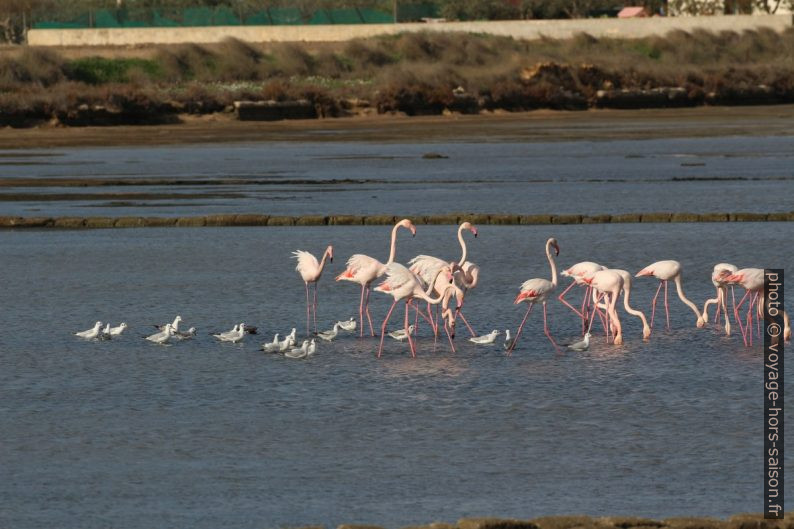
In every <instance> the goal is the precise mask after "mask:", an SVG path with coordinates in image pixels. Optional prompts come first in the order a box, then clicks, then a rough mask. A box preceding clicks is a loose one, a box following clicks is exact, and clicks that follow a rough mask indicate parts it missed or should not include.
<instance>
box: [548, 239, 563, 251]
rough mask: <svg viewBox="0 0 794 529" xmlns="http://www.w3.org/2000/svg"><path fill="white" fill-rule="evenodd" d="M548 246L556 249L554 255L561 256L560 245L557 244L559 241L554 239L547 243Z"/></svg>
mask: <svg viewBox="0 0 794 529" xmlns="http://www.w3.org/2000/svg"><path fill="white" fill-rule="evenodd" d="M546 244H547V245H549V246H551V247H552V248H554V255H560V245H559V244H558V243H557V239H555V238H554V237H552V238H551V239H549V240H548V241H546Z"/></svg>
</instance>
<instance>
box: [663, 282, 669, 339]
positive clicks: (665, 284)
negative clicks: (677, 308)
mask: <svg viewBox="0 0 794 529" xmlns="http://www.w3.org/2000/svg"><path fill="white" fill-rule="evenodd" d="M664 313H665V315H666V316H667V330H668V331H669V330H670V309H668V308H667V280H666V279H665V280H664Z"/></svg>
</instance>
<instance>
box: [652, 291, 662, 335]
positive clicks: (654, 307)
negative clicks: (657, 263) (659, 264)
mask: <svg viewBox="0 0 794 529" xmlns="http://www.w3.org/2000/svg"><path fill="white" fill-rule="evenodd" d="M661 290H662V282H661V281H660V282H659V288H657V289H656V295H655V296H654V297H653V301H652V302H651V330H653V318H654V316H655V315H656V299H657V298H658V297H659V292H660V291H661Z"/></svg>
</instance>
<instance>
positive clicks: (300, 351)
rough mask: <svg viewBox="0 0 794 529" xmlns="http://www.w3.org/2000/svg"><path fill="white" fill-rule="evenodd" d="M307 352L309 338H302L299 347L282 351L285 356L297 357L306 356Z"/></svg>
mask: <svg viewBox="0 0 794 529" xmlns="http://www.w3.org/2000/svg"><path fill="white" fill-rule="evenodd" d="M308 354H309V340H303V345H301V346H300V347H296V348H294V349H290V350H289V351H287V352H286V353H284V356H286V357H287V358H295V359H299V358H306V357H307V356H308Z"/></svg>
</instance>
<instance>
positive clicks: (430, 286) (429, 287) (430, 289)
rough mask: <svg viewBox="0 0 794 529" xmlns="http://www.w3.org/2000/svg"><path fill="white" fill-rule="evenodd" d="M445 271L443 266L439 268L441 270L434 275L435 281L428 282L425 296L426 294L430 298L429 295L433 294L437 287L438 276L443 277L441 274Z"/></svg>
mask: <svg viewBox="0 0 794 529" xmlns="http://www.w3.org/2000/svg"><path fill="white" fill-rule="evenodd" d="M443 271H444V267H443V266H442V267H441V268H439V269H438V270H437V271H436V275H434V276H433V280H432V281H430V282H428V284H427V290H425V294H426V295H428V296H429V295H430V294H431V293H432V292H433V289H434V288H435V286H436V280H437V279H438V276H440V275H441V273H442V272H443Z"/></svg>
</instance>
